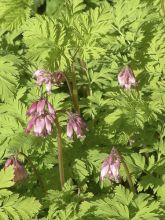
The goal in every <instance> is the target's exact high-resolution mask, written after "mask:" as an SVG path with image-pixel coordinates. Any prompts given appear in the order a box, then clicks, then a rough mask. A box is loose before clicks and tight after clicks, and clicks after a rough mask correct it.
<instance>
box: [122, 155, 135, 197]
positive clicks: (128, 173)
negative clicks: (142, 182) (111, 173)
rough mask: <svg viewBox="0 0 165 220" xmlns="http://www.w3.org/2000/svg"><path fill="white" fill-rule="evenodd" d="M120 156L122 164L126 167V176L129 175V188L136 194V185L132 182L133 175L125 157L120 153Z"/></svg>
mask: <svg viewBox="0 0 165 220" xmlns="http://www.w3.org/2000/svg"><path fill="white" fill-rule="evenodd" d="M118 154H119V157H120V161H121V163H122V164H123V167H124V170H125V172H126V175H127V180H128V183H129V187H130V190H131V191H132V192H133V193H136V191H135V188H134V185H133V181H132V178H131V174H130V172H129V169H128V166H127V164H126V162H125V160H124V158H123V156H122V155H121V154H120V153H119V151H118Z"/></svg>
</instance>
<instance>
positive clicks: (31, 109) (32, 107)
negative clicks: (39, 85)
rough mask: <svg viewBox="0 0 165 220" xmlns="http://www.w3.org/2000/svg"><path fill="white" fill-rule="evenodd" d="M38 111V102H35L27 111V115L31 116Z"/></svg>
mask: <svg viewBox="0 0 165 220" xmlns="http://www.w3.org/2000/svg"><path fill="white" fill-rule="evenodd" d="M36 110H37V102H33V103H32V105H31V106H30V107H29V108H28V110H27V113H26V114H27V115H28V116H30V115H32V114H34V113H35V112H36Z"/></svg>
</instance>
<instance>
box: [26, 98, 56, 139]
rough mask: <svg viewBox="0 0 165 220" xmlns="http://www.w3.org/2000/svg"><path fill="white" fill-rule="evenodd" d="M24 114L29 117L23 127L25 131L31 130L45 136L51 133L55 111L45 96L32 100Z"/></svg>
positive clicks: (37, 134)
mask: <svg viewBox="0 0 165 220" xmlns="http://www.w3.org/2000/svg"><path fill="white" fill-rule="evenodd" d="M26 114H27V116H29V117H31V119H30V121H29V123H28V125H27V127H26V129H25V131H26V132H27V133H29V132H30V131H33V132H34V134H35V135H36V136H46V135H50V134H51V133H52V126H53V123H54V120H55V117H56V113H55V110H54V108H53V106H52V105H51V104H50V103H49V102H48V101H47V100H46V99H45V98H43V99H40V100H39V101H36V102H33V103H32V105H31V106H30V107H29V109H28V110H27V113H26Z"/></svg>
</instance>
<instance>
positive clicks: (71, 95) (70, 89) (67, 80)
mask: <svg viewBox="0 0 165 220" xmlns="http://www.w3.org/2000/svg"><path fill="white" fill-rule="evenodd" d="M64 77H65V80H66V83H67V86H68V89H69V94H70V97H71V99H72V100H73V94H72V88H71V85H70V83H69V79H68V77H67V76H66V75H64Z"/></svg>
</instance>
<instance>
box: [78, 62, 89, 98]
mask: <svg viewBox="0 0 165 220" xmlns="http://www.w3.org/2000/svg"><path fill="white" fill-rule="evenodd" d="M80 64H81V67H82V69H83V70H84V72H85V74H86V77H87V80H88V87H87V95H88V96H90V95H91V94H92V88H91V81H90V77H89V74H88V69H87V66H86V63H85V62H84V61H83V60H81V59H80Z"/></svg>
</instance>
